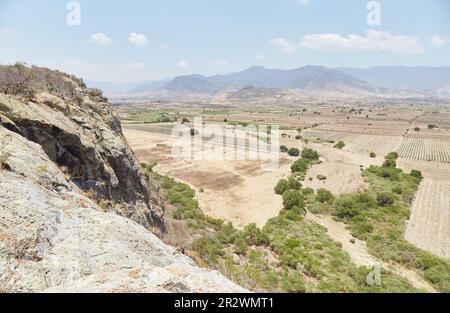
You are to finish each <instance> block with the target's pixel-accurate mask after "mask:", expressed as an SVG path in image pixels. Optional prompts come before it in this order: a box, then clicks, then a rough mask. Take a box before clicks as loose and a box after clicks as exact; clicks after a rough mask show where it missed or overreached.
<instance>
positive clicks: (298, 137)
mask: <svg viewBox="0 0 450 313" xmlns="http://www.w3.org/2000/svg"><path fill="white" fill-rule="evenodd" d="M295 139H297V140H302V139H303V137H302V136H300V135H297V136H295Z"/></svg>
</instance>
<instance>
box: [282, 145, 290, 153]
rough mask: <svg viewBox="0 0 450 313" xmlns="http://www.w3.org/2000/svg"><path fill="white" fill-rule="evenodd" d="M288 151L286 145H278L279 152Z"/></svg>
mask: <svg viewBox="0 0 450 313" xmlns="http://www.w3.org/2000/svg"><path fill="white" fill-rule="evenodd" d="M288 151H289V149H288V147H286V146H284V145H283V146H280V152H283V153H286V152H288Z"/></svg>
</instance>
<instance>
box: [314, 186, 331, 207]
mask: <svg viewBox="0 0 450 313" xmlns="http://www.w3.org/2000/svg"><path fill="white" fill-rule="evenodd" d="M316 199H317V201H319V202H320V203H329V204H332V203H333V200H334V196H333V194H332V193H331V191H329V190H326V189H323V188H321V189H319V190H317V196H316Z"/></svg>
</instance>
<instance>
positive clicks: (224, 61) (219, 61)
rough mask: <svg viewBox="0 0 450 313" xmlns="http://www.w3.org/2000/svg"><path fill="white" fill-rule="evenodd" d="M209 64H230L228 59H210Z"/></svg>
mask: <svg viewBox="0 0 450 313" xmlns="http://www.w3.org/2000/svg"><path fill="white" fill-rule="evenodd" d="M209 64H211V65H226V64H228V60H210V61H209Z"/></svg>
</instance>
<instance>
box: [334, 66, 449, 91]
mask: <svg viewBox="0 0 450 313" xmlns="http://www.w3.org/2000/svg"><path fill="white" fill-rule="evenodd" d="M336 70H338V71H340V72H342V73H346V74H348V75H351V76H353V77H355V78H356V79H359V80H363V81H366V82H368V83H369V84H372V85H376V86H381V87H387V88H402V89H408V90H414V91H431V90H434V89H438V88H442V87H445V86H448V85H450V67H426V66H419V67H405V66H381V67H372V68H366V69H355V68H337V69H336Z"/></svg>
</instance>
